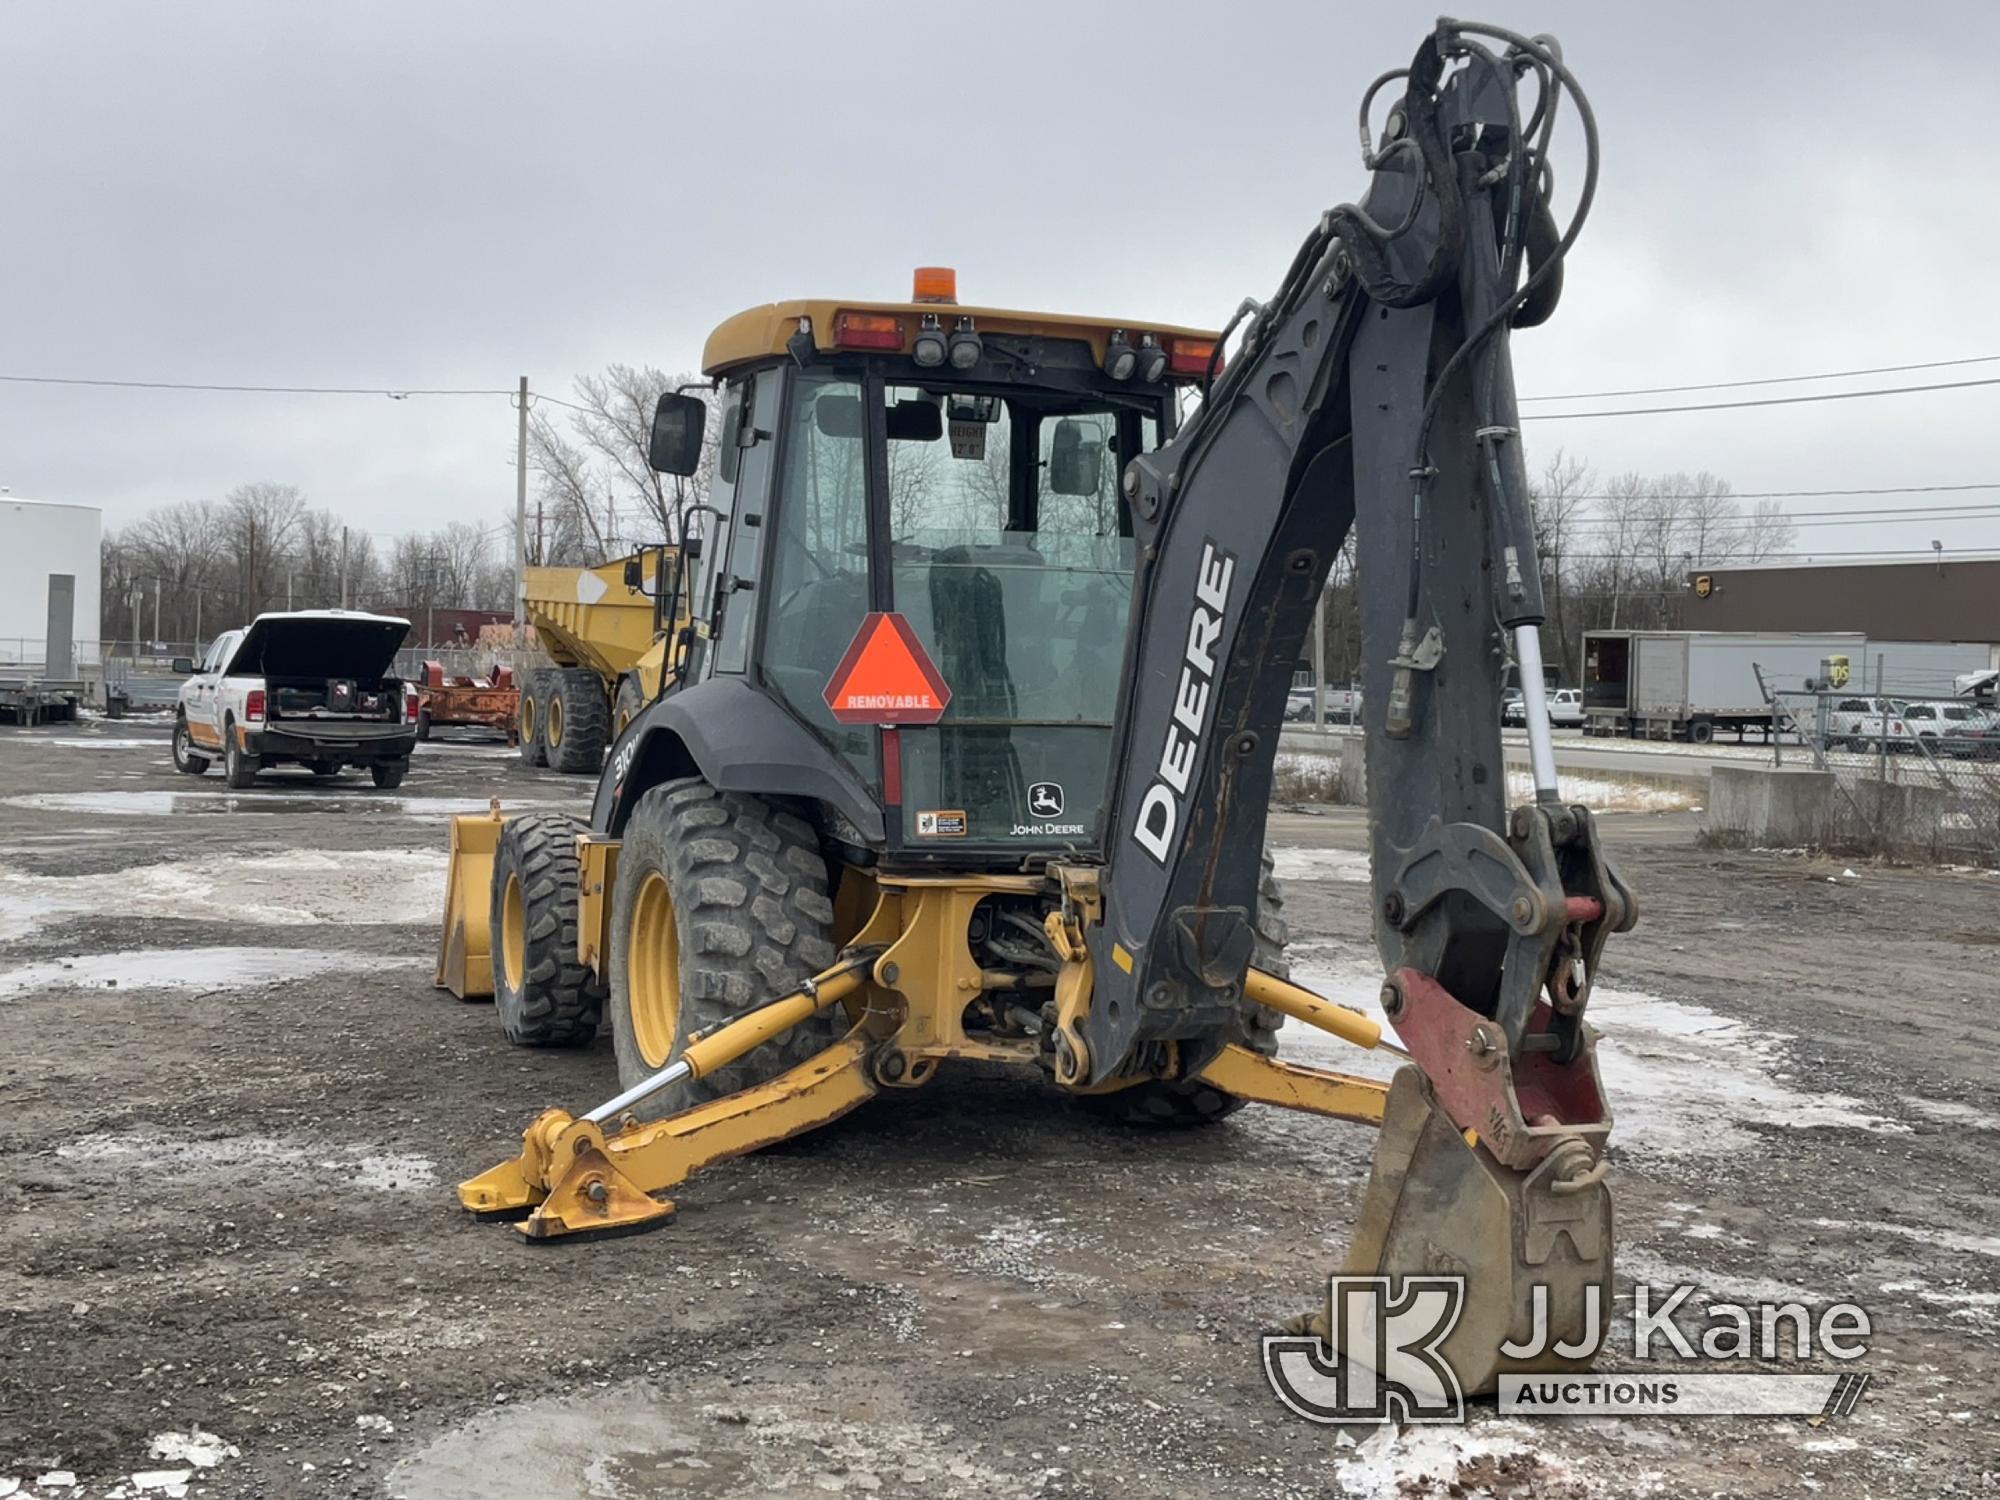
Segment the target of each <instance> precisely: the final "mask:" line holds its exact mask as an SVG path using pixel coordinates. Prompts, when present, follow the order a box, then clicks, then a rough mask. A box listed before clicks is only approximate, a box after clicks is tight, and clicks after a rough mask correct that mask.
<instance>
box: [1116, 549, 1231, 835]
mask: <svg viewBox="0 0 2000 1500" xmlns="http://www.w3.org/2000/svg"><path fill="white" fill-rule="evenodd" d="M1235 573H1236V557H1235V554H1233V553H1230V552H1226V551H1224V550H1223V549H1222V548H1221V547H1218V546H1217V545H1216V544H1215V542H1214V541H1213V540H1212V539H1204V540H1203V542H1202V547H1201V566H1200V568H1198V569H1197V570H1196V572H1195V578H1194V607H1193V609H1192V610H1191V611H1190V612H1189V614H1188V628H1187V646H1186V649H1185V650H1184V651H1183V653H1182V656H1181V677H1180V686H1179V688H1178V690H1177V691H1176V692H1175V693H1174V712H1173V717H1172V718H1170V719H1168V720H1167V733H1166V740H1165V743H1164V744H1163V745H1162V746H1161V749H1160V769H1159V772H1158V773H1157V774H1156V775H1155V776H1154V777H1153V784H1152V785H1151V786H1149V787H1147V788H1146V795H1145V797H1144V799H1143V800H1142V801H1141V802H1140V803H1139V817H1138V821H1137V822H1136V823H1135V824H1134V825H1133V827H1132V841H1133V842H1134V843H1136V844H1137V845H1138V846H1139V847H1140V848H1141V849H1144V850H1145V851H1146V853H1147V854H1149V855H1151V856H1152V858H1153V862H1154V863H1155V864H1157V865H1160V866H1162V867H1164V866H1165V865H1166V863H1167V851H1168V850H1169V849H1171V848H1172V847H1173V842H1174V830H1175V829H1177V828H1178V827H1180V821H1181V802H1182V800H1183V799H1184V798H1186V796H1187V791H1188V778H1189V777H1190V776H1192V775H1193V774H1194V763H1195V757H1196V755H1197V754H1198V753H1199V752H1200V750H1201V737H1202V735H1203V734H1204V733H1206V732H1207V729H1208V709H1209V702H1208V700H1209V690H1210V688H1211V687H1212V686H1213V685H1214V682H1215V648H1216V643H1217V641H1218V640H1220V639H1221V636H1222V621H1223V616H1224V615H1225V614H1226V613H1227V611H1228V607H1229V585H1230V581H1231V579H1232V578H1233V577H1234V576H1235Z"/></svg>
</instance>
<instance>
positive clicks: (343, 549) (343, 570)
mask: <svg viewBox="0 0 2000 1500" xmlns="http://www.w3.org/2000/svg"><path fill="white" fill-rule="evenodd" d="M340 607H341V608H342V609H347V608H348V607H349V605H348V602H347V528H346V527H345V526H343V527H341V528H340Z"/></svg>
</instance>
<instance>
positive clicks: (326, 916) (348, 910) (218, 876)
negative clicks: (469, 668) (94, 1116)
mask: <svg viewBox="0 0 2000 1500" xmlns="http://www.w3.org/2000/svg"><path fill="white" fill-rule="evenodd" d="M448 863H449V856H448V855H447V854H446V853H445V851H444V850H442V849H346V850H313V849H300V850H288V851H286V852H284V853H280V854H262V855H238V854H223V855H211V856H208V857H205V858H201V859H191V860H185V861H180V862H176V863H168V864H158V865H143V866H140V867H139V868H137V869H131V870H123V871H120V872H119V873H118V874H116V875H76V876H56V875H29V874H26V873H24V872H22V871H19V870H9V869H6V868H4V867H0V942H5V941H9V940H12V939H15V938H20V937H26V936H27V935H29V934H30V933H33V932H35V931H38V930H39V929H40V928H42V927H44V926H47V925H48V924H49V923H50V922H52V921H55V920H57V919H59V918H66V917H77V916H108V915H113V914H115V915H118V916H133V917H182V918H186V919H189V920H192V921H198V922H259V923H271V924H274V925H279V926H285V927H298V926H304V925H310V924H313V923H335V924H340V925H349V924H370V923H390V922H407V923H420V924H425V925H428V924H431V923H435V922H437V921H439V920H441V918H442V916H443V913H444V874H445V868H446V866H447V865H448Z"/></svg>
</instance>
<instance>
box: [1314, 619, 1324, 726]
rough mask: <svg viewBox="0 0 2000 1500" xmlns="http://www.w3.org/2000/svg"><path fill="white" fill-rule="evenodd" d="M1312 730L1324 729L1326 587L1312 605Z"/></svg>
mask: <svg viewBox="0 0 2000 1500" xmlns="http://www.w3.org/2000/svg"><path fill="white" fill-rule="evenodd" d="M1312 663H1313V728H1315V729H1324V728H1326V585H1325V584H1321V585H1320V590H1319V601H1318V602H1317V603H1316V604H1314V605H1313V650H1312Z"/></svg>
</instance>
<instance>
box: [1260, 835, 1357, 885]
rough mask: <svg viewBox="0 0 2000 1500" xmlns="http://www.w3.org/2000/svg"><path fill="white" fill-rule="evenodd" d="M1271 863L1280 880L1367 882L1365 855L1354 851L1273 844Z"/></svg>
mask: <svg viewBox="0 0 2000 1500" xmlns="http://www.w3.org/2000/svg"><path fill="white" fill-rule="evenodd" d="M1271 862H1272V865H1273V867H1274V868H1275V870H1276V871H1277V876H1278V879H1280V880H1346V881H1353V882H1356V883H1358V884H1363V885H1365V884H1366V883H1367V881H1368V856H1367V855H1365V854H1363V853H1361V852H1360V851H1359V850H1355V849H1301V848H1293V847H1290V846H1288V845H1279V844H1273V845H1272V846H1271Z"/></svg>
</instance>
